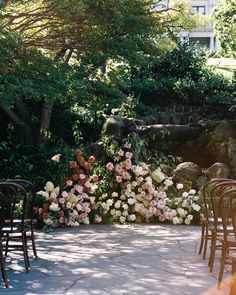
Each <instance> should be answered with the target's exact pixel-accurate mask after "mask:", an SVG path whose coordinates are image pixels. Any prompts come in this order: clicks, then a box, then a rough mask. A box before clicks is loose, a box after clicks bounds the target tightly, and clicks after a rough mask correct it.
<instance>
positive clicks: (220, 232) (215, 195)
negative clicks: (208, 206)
mask: <svg viewBox="0 0 236 295" xmlns="http://www.w3.org/2000/svg"><path fill="white" fill-rule="evenodd" d="M233 187H236V182H235V181H234V180H232V179H231V180H227V181H223V182H220V183H218V184H216V185H215V186H214V188H213V189H212V191H211V194H210V197H211V202H212V209H213V217H214V222H213V226H212V227H211V229H210V231H211V248H210V249H211V251H210V258H209V262H208V265H209V267H210V272H212V270H213V266H214V261H215V253H216V250H221V251H222V241H223V238H224V235H225V236H226V235H227V236H229V235H231V236H232V235H233V226H232V222H231V223H230V222H229V223H228V224H227V225H226V226H225V227H224V226H223V221H222V206H221V197H222V195H223V194H224V193H225V192H226V191H227V190H228V189H231V188H233ZM226 231H227V233H226ZM217 242H219V243H217Z"/></svg>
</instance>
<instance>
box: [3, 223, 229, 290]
mask: <svg viewBox="0 0 236 295" xmlns="http://www.w3.org/2000/svg"><path fill="white" fill-rule="evenodd" d="M199 235H200V227H199V226H179V225H178V226H173V225H160V224H158V225H144V224H135V225H89V226H80V227H77V228H64V229H55V230H54V231H53V232H52V233H50V234H45V233H42V232H39V233H37V247H38V254H39V259H38V260H37V261H36V260H34V259H33V257H31V270H30V272H29V273H28V274H26V273H25V272H24V268H23V261H22V256H21V255H20V253H18V254H11V256H10V257H9V258H8V261H7V268H8V276H9V281H10V288H9V289H5V288H4V287H3V284H1V286H0V294H1V293H4V294H6V295H7V294H11V295H21V294H27V295H31V294H32V295H33V294H49V295H50V294H57V295H62V294H63V295H72V294H73V295H108V294H109V295H113V294H114V295H116V294H117V295H136V294H137V295H139V294H140V295H199V294H202V295H203V294H204V295H206V294H207V295H213V294H214V295H223V294H224V295H226V294H228V285H227V283H225V284H224V286H223V289H222V290H221V291H217V290H216V289H215V288H214V287H213V288H212V289H211V290H209V289H210V288H211V287H212V286H214V285H215V284H216V280H217V274H218V267H219V263H218V262H217V263H216V265H215V269H214V272H213V273H209V271H208V268H207V261H203V260H202V259H201V257H200V256H199V255H198V253H197V251H198V242H199ZM17 255H19V257H18V256H17ZM19 258H20V259H19ZM226 276H227V274H226ZM226 276H225V277H226ZM207 290H208V291H207Z"/></svg>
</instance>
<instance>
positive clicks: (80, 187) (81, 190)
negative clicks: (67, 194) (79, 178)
mask: <svg viewBox="0 0 236 295" xmlns="http://www.w3.org/2000/svg"><path fill="white" fill-rule="evenodd" d="M83 189H84V188H83V187H82V186H81V185H76V186H75V190H76V191H77V192H78V193H79V194H81V193H82V192H83Z"/></svg>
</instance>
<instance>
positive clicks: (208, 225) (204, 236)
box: [199, 178, 231, 259]
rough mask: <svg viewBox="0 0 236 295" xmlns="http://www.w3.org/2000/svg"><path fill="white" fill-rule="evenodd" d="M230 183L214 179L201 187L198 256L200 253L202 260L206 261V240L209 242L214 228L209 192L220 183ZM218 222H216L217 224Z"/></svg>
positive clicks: (223, 179)
mask: <svg viewBox="0 0 236 295" xmlns="http://www.w3.org/2000/svg"><path fill="white" fill-rule="evenodd" d="M225 181H231V179H228V178H214V179H212V180H210V181H209V182H208V183H206V184H205V185H204V186H203V190H202V198H203V208H202V209H203V216H202V218H201V225H202V228H201V241H200V247H199V254H201V253H202V251H203V255H202V258H203V259H206V252H207V245H208V240H211V239H212V237H211V230H212V228H213V226H214V216H213V208H212V201H211V191H212V189H213V188H214V187H215V186H216V185H217V184H218V183H221V182H225ZM219 222H220V221H219V220H218V223H219Z"/></svg>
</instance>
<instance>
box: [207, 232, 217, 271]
mask: <svg viewBox="0 0 236 295" xmlns="http://www.w3.org/2000/svg"><path fill="white" fill-rule="evenodd" d="M215 254H216V232H214V231H212V233H211V254H210V257H209V261H208V266H209V267H210V272H212V271H213V266H214V262H215Z"/></svg>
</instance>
